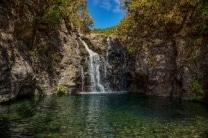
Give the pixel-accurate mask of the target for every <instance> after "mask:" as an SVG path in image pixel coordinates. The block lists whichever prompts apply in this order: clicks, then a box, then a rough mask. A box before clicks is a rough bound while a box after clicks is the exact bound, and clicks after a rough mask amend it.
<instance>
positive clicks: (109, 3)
mask: <svg viewBox="0 0 208 138" xmlns="http://www.w3.org/2000/svg"><path fill="white" fill-rule="evenodd" d="M93 4H94V5H95V6H99V7H101V8H104V9H106V10H108V11H112V12H121V9H120V1H119V0H93Z"/></svg>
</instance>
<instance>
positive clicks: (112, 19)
mask: <svg viewBox="0 0 208 138" xmlns="http://www.w3.org/2000/svg"><path fill="white" fill-rule="evenodd" d="M87 8H88V11H89V13H90V15H91V17H92V18H93V20H94V28H106V27H110V26H114V25H116V24H117V23H118V22H119V21H120V20H121V19H122V17H123V16H124V14H125V12H124V11H123V10H120V8H119V0H87Z"/></svg>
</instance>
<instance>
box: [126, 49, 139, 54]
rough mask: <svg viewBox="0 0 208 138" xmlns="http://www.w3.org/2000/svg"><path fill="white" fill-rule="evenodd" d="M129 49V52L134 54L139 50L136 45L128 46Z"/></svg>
mask: <svg viewBox="0 0 208 138" xmlns="http://www.w3.org/2000/svg"><path fill="white" fill-rule="evenodd" d="M127 51H128V53H129V54H131V55H134V54H136V52H137V50H136V48H135V47H127Z"/></svg>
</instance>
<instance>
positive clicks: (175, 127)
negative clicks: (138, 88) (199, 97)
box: [0, 94, 208, 138]
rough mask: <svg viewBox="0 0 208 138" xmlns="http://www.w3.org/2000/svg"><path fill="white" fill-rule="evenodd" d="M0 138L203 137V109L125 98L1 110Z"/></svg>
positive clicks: (81, 98)
mask: <svg viewBox="0 0 208 138" xmlns="http://www.w3.org/2000/svg"><path fill="white" fill-rule="evenodd" d="M0 111H1V114H0V136H1V137H4V138H7V137H8V138H9V137H69V138H73V137H84V138H88V137H89V138H91V137H92V138H94V137H106V138H120V137H132V138H134V137H187V138H189V137H208V127H207V124H208V109H207V107H205V106H203V105H200V104H197V103H191V102H187V101H184V102H177V101H170V100H169V99H165V98H148V97H140V96H137V95H128V94H100V95H98V94H92V95H90V94H81V95H75V96H60V97H58V96H50V97H45V98H43V99H40V100H21V101H18V102H15V103H13V104H10V105H2V106H0Z"/></svg>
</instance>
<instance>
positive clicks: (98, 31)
mask: <svg viewBox="0 0 208 138" xmlns="http://www.w3.org/2000/svg"><path fill="white" fill-rule="evenodd" d="M91 33H94V34H105V35H110V34H113V33H115V26H113V27H108V28H104V29H101V28H95V29H92V30H91Z"/></svg>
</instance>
